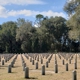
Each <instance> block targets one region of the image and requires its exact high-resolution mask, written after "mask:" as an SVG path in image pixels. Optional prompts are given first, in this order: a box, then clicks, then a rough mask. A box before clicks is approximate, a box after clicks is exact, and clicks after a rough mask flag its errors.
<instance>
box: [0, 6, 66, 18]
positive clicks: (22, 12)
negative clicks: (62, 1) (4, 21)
mask: <svg viewBox="0 0 80 80" xmlns="http://www.w3.org/2000/svg"><path fill="white" fill-rule="evenodd" d="M37 14H42V15H44V16H48V17H50V16H53V17H55V16H62V17H64V18H65V17H66V15H65V14H64V13H63V12H59V13H58V12H53V11H52V10H48V11H42V12H40V11H34V10H33V11H32V10H26V9H24V10H11V11H9V10H6V8H5V7H3V6H0V17H2V18H7V17H16V16H20V15H24V16H31V17H33V16H36V15H37Z"/></svg>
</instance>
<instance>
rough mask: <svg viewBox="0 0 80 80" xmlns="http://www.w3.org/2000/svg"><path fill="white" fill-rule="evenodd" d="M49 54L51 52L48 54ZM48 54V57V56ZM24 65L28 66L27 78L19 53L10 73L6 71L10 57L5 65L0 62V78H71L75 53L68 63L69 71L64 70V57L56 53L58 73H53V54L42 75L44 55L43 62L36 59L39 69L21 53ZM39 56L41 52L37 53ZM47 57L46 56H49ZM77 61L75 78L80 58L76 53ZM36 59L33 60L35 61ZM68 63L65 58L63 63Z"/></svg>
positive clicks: (61, 79)
mask: <svg viewBox="0 0 80 80" xmlns="http://www.w3.org/2000/svg"><path fill="white" fill-rule="evenodd" d="M50 55H51V54H50ZM50 55H49V57H50ZM22 56H23V58H24V60H25V62H26V65H27V66H28V67H29V79H25V78H24V71H23V67H22V61H21V54H19V55H18V57H17V59H16V62H15V64H14V67H13V68H12V73H8V65H9V64H10V62H11V61H12V60H13V58H14V57H15V56H14V57H13V58H11V60H10V61H8V62H6V63H5V65H3V66H1V62H0V80H72V76H73V75H72V71H73V70H74V60H75V55H74V58H73V60H72V61H71V64H69V71H65V65H62V60H63V59H64V58H63V57H61V59H60V58H59V57H58V55H56V57H57V64H58V73H54V58H55V55H53V56H52V59H51V61H50V63H49V67H48V68H45V70H46V74H45V75H42V74H41V72H42V71H41V68H42V65H45V64H46V61H47V60H48V59H46V58H45V57H44V58H43V64H41V63H40V59H39V61H38V64H39V69H35V65H32V62H30V57H29V59H27V58H26V57H25V56H24V54H22ZM39 56H41V54H39ZM49 57H48V58H49ZM64 60H65V59H64ZM77 61H78V63H77V64H78V69H76V71H77V80H80V76H79V75H80V58H79V56H78V55H77ZM36 62H37V60H35V63H36ZM66 63H69V61H68V60H65V64H66Z"/></svg>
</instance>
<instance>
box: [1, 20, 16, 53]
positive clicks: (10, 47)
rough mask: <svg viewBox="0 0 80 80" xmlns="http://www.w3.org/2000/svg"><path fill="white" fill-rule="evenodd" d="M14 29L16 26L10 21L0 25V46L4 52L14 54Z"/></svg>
mask: <svg viewBox="0 0 80 80" xmlns="http://www.w3.org/2000/svg"><path fill="white" fill-rule="evenodd" d="M16 29H17V25H16V23H15V22H12V21H9V22H6V23H3V24H2V25H1V30H0V38H1V41H2V42H1V44H2V46H3V49H4V51H6V49H7V52H15V46H16V44H15V43H16V39H15V36H16Z"/></svg>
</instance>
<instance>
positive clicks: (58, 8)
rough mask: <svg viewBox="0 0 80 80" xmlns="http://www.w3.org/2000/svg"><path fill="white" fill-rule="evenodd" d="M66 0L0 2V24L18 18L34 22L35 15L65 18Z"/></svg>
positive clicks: (5, 0) (4, 0)
mask: <svg viewBox="0 0 80 80" xmlns="http://www.w3.org/2000/svg"><path fill="white" fill-rule="evenodd" d="M66 1H67V0H0V24H2V23H3V22H7V21H16V20H17V19H18V18H25V19H26V20H27V19H28V20H30V21H35V16H36V15H37V14H42V15H44V16H48V17H50V16H53V17H55V16H62V17H64V18H67V14H66V13H65V12H64V11H63V7H64V5H65V3H66Z"/></svg>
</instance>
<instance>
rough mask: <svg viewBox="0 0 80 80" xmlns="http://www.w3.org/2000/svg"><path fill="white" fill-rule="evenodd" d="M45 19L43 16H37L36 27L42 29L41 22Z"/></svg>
mask: <svg viewBox="0 0 80 80" xmlns="http://www.w3.org/2000/svg"><path fill="white" fill-rule="evenodd" d="M43 19H44V16H43V15H42V14H37V15H36V21H35V26H37V27H40V26H41V21H42V20H43Z"/></svg>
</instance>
